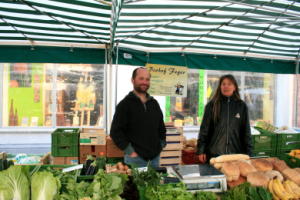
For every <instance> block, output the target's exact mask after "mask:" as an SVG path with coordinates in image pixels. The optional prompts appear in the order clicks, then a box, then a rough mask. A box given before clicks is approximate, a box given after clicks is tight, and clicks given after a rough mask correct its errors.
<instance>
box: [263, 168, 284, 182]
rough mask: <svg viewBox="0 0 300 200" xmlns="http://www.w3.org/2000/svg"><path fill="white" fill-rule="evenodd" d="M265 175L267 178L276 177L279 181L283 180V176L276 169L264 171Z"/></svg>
mask: <svg viewBox="0 0 300 200" xmlns="http://www.w3.org/2000/svg"><path fill="white" fill-rule="evenodd" d="M265 175H266V176H267V177H268V178H269V180H271V179H274V178H278V179H279V180H280V181H283V176H282V174H281V173H280V172H279V171H276V170H271V171H267V172H265Z"/></svg>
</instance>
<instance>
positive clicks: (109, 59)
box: [0, 0, 300, 200]
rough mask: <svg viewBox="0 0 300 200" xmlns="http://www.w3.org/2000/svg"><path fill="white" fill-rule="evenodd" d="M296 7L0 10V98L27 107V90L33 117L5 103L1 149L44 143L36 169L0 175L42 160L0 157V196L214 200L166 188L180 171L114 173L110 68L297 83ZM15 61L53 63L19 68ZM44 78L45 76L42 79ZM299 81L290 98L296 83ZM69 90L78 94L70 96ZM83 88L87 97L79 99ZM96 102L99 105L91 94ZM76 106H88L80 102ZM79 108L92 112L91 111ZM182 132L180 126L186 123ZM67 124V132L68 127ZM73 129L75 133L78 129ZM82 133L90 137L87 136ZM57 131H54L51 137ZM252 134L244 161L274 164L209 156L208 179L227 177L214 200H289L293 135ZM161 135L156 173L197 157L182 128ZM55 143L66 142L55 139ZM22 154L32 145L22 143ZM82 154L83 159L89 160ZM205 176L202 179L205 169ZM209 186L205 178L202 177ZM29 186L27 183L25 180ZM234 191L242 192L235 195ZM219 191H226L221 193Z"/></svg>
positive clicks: (220, 4)
mask: <svg viewBox="0 0 300 200" xmlns="http://www.w3.org/2000/svg"><path fill="white" fill-rule="evenodd" d="M299 7H300V5H299V3H298V2H296V1H267V0H266V1H251V2H247V1H243V2H240V1H232V0H223V1H166V2H164V1H150V0H149V1H138V0H137V1H134V0H124V1H122V0H116V1H105V0H99V1H89V0H86V1H60V0H55V1H45V2H38V1H31V0H29V1H27V0H24V1H3V2H1V3H0V12H1V13H0V14H1V21H0V25H1V34H0V51H1V56H0V62H1V63H10V64H7V65H1V66H3V68H1V71H0V75H1V76H0V81H3V83H9V84H6V86H5V87H0V93H3V94H5V95H7V96H8V97H12V96H14V97H16V96H17V98H16V99H21V97H22V98H26V95H24V94H25V93H24V91H26V92H28V91H30V94H31V96H29V97H28V98H30V99H31V100H32V102H34V103H35V106H37V109H39V110H40V111H41V113H43V115H40V113H38V114H32V113H30V114H27V113H26V114H24V110H26V108H22V109H19V106H22V105H23V103H22V102H20V101H17V100H14V101H11V100H10V99H9V98H7V99H5V100H3V99H0V104H1V105H8V106H3V107H4V108H5V109H6V111H7V112H6V115H5V114H3V115H2V114H1V115H0V127H1V130H0V132H1V133H0V134H1V135H0V137H2V138H4V139H3V140H2V141H3V144H2V143H1V145H2V146H4V145H7V144H6V142H5V141H6V138H8V137H11V135H10V134H11V133H16V132H17V133H18V134H19V135H21V134H23V135H22V138H28V135H30V134H32V133H33V132H35V133H37V132H38V133H40V132H43V133H44V135H47V136H50V133H51V156H50V154H48V155H45V156H44V157H43V159H42V162H44V164H45V165H42V166H41V165H37V166H36V167H28V166H25V167H24V166H23V167H21V166H12V167H9V166H11V165H12V161H11V160H15V165H20V164H22V162H19V161H22V160H26V162H27V163H28V162H29V163H30V162H31V163H34V162H36V161H37V162H40V160H39V159H38V158H36V157H33V158H32V157H30V158H29V157H28V156H26V155H19V157H10V156H9V159H8V160H7V158H6V157H7V155H4V154H3V156H2V157H1V158H2V160H1V162H0V164H1V165H0V166H1V169H5V170H4V171H2V172H0V174H1V175H0V176H1V177H2V178H3V180H6V181H4V182H3V185H5V187H4V188H5V191H4V190H2V189H1V188H2V187H0V194H1V195H3V196H5V198H4V199H6V197H7V199H11V194H12V193H13V194H15V195H20V196H22V197H24V199H29V198H30V197H29V195H30V190H31V191H32V192H31V198H32V199H35V198H38V197H37V196H39V195H48V193H51V194H49V196H48V197H49V199H53V198H54V197H55V196H60V198H61V199H101V198H102V199H103V198H104V199H120V198H121V197H123V198H126V197H124V196H122V193H123V192H124V191H126V190H129V192H127V193H131V194H133V196H134V197H128V198H126V199H143V198H145V199H164V200H165V199H169V198H174V199H176V198H177V199H216V198H217V197H216V195H215V194H214V193H210V192H208V193H205V192H199V191H198V192H196V193H191V192H187V191H188V188H187V184H185V185H184V184H177V185H176V184H174V183H172V184H171V183H169V182H172V181H174V182H176V181H178V180H179V182H184V181H183V180H182V179H180V177H179V176H180V175H179V174H178V173H177V172H178V171H180V169H174V170H175V171H174V173H175V174H176V173H177V175H178V176H176V177H169V175H170V174H171V173H166V172H164V173H163V174H158V173H157V172H155V171H151V169H149V170H148V171H146V172H145V173H144V172H139V171H135V170H134V169H132V170H133V171H132V176H129V177H128V176H127V175H128V174H130V173H128V172H130V171H131V170H130V169H128V166H124V165H123V164H122V163H119V164H117V163H118V162H122V159H120V158H122V156H123V155H122V153H123V152H122V151H120V150H119V149H118V148H117V147H116V146H115V145H114V144H113V142H112V140H111V139H110V138H109V137H108V136H107V133H108V132H109V127H110V121H111V118H112V115H113V111H114V106H115V103H116V102H115V99H114V98H113V95H114V94H113V93H114V90H113V86H114V83H113V80H112V74H113V73H114V72H113V67H114V66H115V65H120V64H126V65H135V66H145V65H146V64H148V63H153V64H164V65H176V66H184V67H187V68H189V69H216V70H232V71H248V72H264V73H280V74H296V76H297V74H298V73H299V45H300V43H299V37H300V31H299V30H300V27H299V24H298V22H297V20H298V19H299V17H300V14H299ZM18 63H57V65H54V66H47V67H45V66H39V64H34V65H28V66H27V65H26V66H23V65H22V66H19V64H18ZM58 63H64V64H66V65H59V64H58ZM70 63H75V64H82V63H84V64H87V65H88V66H85V65H82V66H80V67H79V68H77V69H76V66H72V64H70ZM100 65H101V66H100ZM102 65H104V66H102ZM29 68H30V70H27V69H29ZM12 69H13V70H12ZM44 69H47V70H45V71H47V72H48V73H45V74H46V75H45V74H43V73H41V70H44ZM100 69H101V70H100ZM28 71H30V74H28ZM74 71H75V72H74ZM31 72H32V73H31ZM5 73H7V74H9V76H7V77H9V78H7V77H6V76H2V75H3V74H5ZM48 74H50V75H49V76H47V75H48ZM201 76H202V77H203V74H201ZM3 77H4V78H3ZM18 77H23V78H24V77H25V78H24V79H23V78H22V80H25V81H22V82H20V81H18V80H19V79H20V78H18ZM94 77H98V79H94ZM99 77H100V78H99ZM297 77H298V76H297ZM297 77H296V81H297V83H296V90H298V89H297V88H298V87H297V85H298V84H299V83H298V82H299V80H297V79H298V78H297ZM5 81H6V82H5ZM41 82H43V83H46V85H49V87H47V88H48V93H46V92H45V93H44V92H43V91H42V90H40V88H39V83H41ZM31 83H33V84H32V86H31ZM66 83H70V85H71V86H72V87H73V90H70V91H72V92H70V93H64V92H61V93H59V92H58V93H55V92H56V91H54V90H51V89H49V88H51V87H52V86H53V88H60V87H61V88H66V87H67V86H68V84H66ZM72 84H73V85H72ZM97 84H98V85H101V87H100V86H99V87H98V88H97V89H98V90H97V91H96V92H95V91H94V90H93V86H95V85H97ZM264 84H265V83H264ZM4 85H5V84H4ZM7 85H9V88H8V89H7V88H6V87H7ZM74 85H76V88H79V89H80V88H81V89H82V88H84V89H83V90H79V89H76V90H75V89H74V88H75V87H74ZM88 85H89V86H88ZM29 86H30V87H29ZM81 86H82V87H81ZM26 87H27V88H26ZM72 87H71V88H72ZM11 88H12V89H11ZM86 88H89V89H90V91H93V92H90V93H88V92H89V90H85V89H86ZM84 92H87V93H84ZM83 93H84V94H83ZM95 93H97V94H98V95H99V96H93V95H91V94H95ZM27 94H28V93H27ZM83 96H85V97H89V98H82V97H83ZM56 97H57V99H56ZM64 99H67V101H65V100H64ZM295 99H296V102H297V100H298V99H299V93H298V92H296V95H295ZM86 100H87V101H88V103H86V102H85V101H86ZM265 101H266V102H268V101H267V100H265ZM41 102H47V106H46V107H42V106H41ZM169 102H171V101H169ZM180 103H181V102H178V104H180ZM27 105H28V103H27ZM66 105H68V106H67V108H65V107H66ZM89 106H92V107H95V106H97V109H92V107H89ZM16 108H18V109H16ZM199 108H200V106H199ZM297 108H298V107H297V106H296V112H295V120H296V119H297V117H298V118H299V116H298V112H297ZM265 112H267V111H265ZM20 116H22V117H20ZM29 120H30V121H29ZM197 122H199V121H197ZM186 123H187V124H188V123H189V120H188V119H187V120H186ZM294 124H295V123H294ZM294 124H293V125H294ZM39 126H41V127H39ZM71 126H73V127H74V128H69V127H71ZM82 126H83V127H84V128H85V129H81V128H82ZM90 126H95V127H93V128H92V129H91V127H90ZM58 127H62V129H57V128H58ZM24 128H25V129H26V130H25V129H24ZM40 128H41V129H40ZM259 128H261V130H260V135H253V137H252V139H253V141H254V154H255V156H268V157H272V160H270V159H253V158H251V159H250V158H243V159H242V160H243V161H237V160H241V159H240V158H238V159H233V160H232V159H231V158H230V159H229V158H226V159H225V160H223V161H222V159H221V158H216V160H217V161H216V162H213V161H212V164H213V165H214V168H213V169H215V168H218V169H220V171H221V174H218V175H220V177H221V178H220V179H221V180H222V181H223V180H225V179H226V178H227V181H226V182H224V181H223V182H221V181H220V182H219V185H218V187H217V188H218V189H220V188H221V191H218V192H221V193H224V194H219V193H218V195H219V198H220V197H221V199H244V198H245V199H246V198H247V196H251V197H252V199H271V198H272V197H271V196H270V195H273V198H274V199H277V198H279V199H284V198H287V199H299V192H298V191H299V182H298V181H299V178H298V177H299V171H297V168H298V167H299V165H300V163H299V159H298V157H299V152H298V149H300V146H299V140H300V138H299V134H297V133H291V132H285V133H283V132H281V133H274V130H269V129H268V128H266V127H263V126H260V127H259ZM264 130H267V131H269V132H267V133H266V132H265V131H264ZM168 131H169V132H168V133H169V134H170V135H169V137H168V142H169V144H168V145H167V147H166V149H164V151H163V152H162V155H161V166H164V167H169V166H172V165H176V166H181V165H182V164H191V165H192V164H197V158H196V156H195V151H194V149H191V148H194V147H195V141H187V140H184V139H183V135H184V133H183V128H182V127H180V128H178V127H171V128H169V129H168ZM24 132H26V133H25V134H24ZM26 134H27V135H26ZM61 136H64V138H63V139H61V138H60V137H61ZM48 138H50V137H48ZM25 141H26V140H24V142H25ZM11 145H14V144H13V143H12V144H11ZM30 145H31V143H29V144H28V146H30ZM2 146H0V148H1V147H2ZM37 148H39V147H37ZM183 148H184V149H183ZM2 149H3V147H2ZM4 149H5V148H4ZM288 153H289V154H288ZM88 156H92V157H93V158H92V160H90V159H89V157H88ZM232 157H235V156H234V155H232ZM274 157H277V159H276V158H274ZM278 159H281V160H278ZM87 160H90V161H87ZM220 160H221V161H220ZM282 160H283V161H282ZM104 161H105V162H104ZM227 161H228V162H227ZM24 162H25V161H24ZM91 162H92V163H93V164H92V167H90V165H91ZM232 162H233V163H232ZM238 162H239V163H238ZM46 163H47V165H46ZM88 163H89V164H88ZM260 163H263V164H262V165H267V166H268V170H265V168H260ZM49 164H50V165H49ZM78 164H84V165H79V166H80V167H79V168H80V169H76V168H75V169H74V168H73V170H72V169H70V170H72V171H71V172H70V174H69V173H62V172H61V170H57V169H58V168H60V169H61V168H68V167H69V166H60V167H59V166H58V165H76V166H77V167H78ZM95 166H97V168H98V169H99V170H98V171H97V170H96V169H95V168H96V167H95ZM237 166H241V168H242V169H247V168H248V169H249V171H248V172H249V173H250V171H253V173H254V171H259V173H254V174H252V175H251V177H249V178H248V176H247V175H248V174H247V173H245V172H242V171H241V172H239V173H238V171H239V169H240V168H238V167H237ZM8 167H9V169H7V168H8ZM47 167H49V169H47ZM21 168H22V169H21ZM26 168H30V169H26ZM54 168H55V169H54ZM81 168H82V169H84V170H85V172H83V170H82V169H81ZM208 168H209V169H211V168H212V166H209V167H208ZM208 168H207V169H205V171H208ZM235 168H236V170H233V174H231V172H232V169H235ZM295 168H296V169H295ZM273 169H275V170H276V171H279V172H280V174H281V175H283V176H280V175H279V174H278V173H277V172H276V173H268V172H269V171H272V170H273ZM176 170H177V171H176ZM191 170H192V169H191ZM105 171H106V172H108V173H106V172H105ZM188 171H189V170H188ZM261 171H263V172H261ZM265 171H266V172H265ZM34 172H36V173H34ZM110 172H119V173H110ZM29 173H31V174H30V175H29ZM263 173H264V174H263ZM265 173H268V174H269V176H266V175H265ZM11 174H12V176H13V177H14V178H12V179H9V180H8V178H7V177H9V176H10V175H11ZM224 174H225V176H226V178H225V177H224ZM274 174H275V175H274ZM161 176H163V177H168V178H165V179H164V178H163V177H161ZM212 176H213V175H209V178H211V177H212ZM28 177H31V178H30V180H31V181H29V178H28ZM141 177H142V178H143V179H142V178H141ZM270 177H271V178H270ZM2 178H1V180H2ZM148 178H149V179H148ZM176 178H177V179H176ZM198 178H199V177H198ZM206 178H208V177H206ZM277 178H278V179H277ZM281 178H282V179H281ZM16 179H18V180H19V182H18V183H17V184H15V186H16V187H8V188H7V187H6V186H7V185H11V182H10V181H13V182H14V181H15V180H16ZM248 179H249V180H248ZM83 180H85V181H83ZM161 180H165V182H166V184H163V185H161V184H160V181H161ZM257 180H259V181H257ZM260 180H264V181H260ZM168 181H169V182H168ZM245 181H247V182H250V183H251V184H252V186H250V185H249V184H248V183H244V184H241V183H242V182H245ZM257 182H258V184H256V183H257ZM41 183H45V185H47V184H51V188H52V189H53V190H52V191H50V190H44V189H45V185H43V184H41ZM46 183H47V184H46ZM125 183H126V184H129V186H128V185H127V186H126V184H125ZM295 183H296V184H298V185H295ZM239 184H241V185H240V186H236V185H239ZM261 184H262V185H261ZM124 185H125V189H124ZM200 185H201V184H200ZM221 185H222V187H221ZM19 186H23V187H20V188H19ZM102 186H103V187H102ZM234 186H236V187H234ZM253 186H255V187H253ZM256 186H258V187H256ZM43 187H44V188H43ZM209 187H210V186H209ZM227 187H228V189H229V190H228V191H227V192H226V190H227ZM36 188H37V189H36ZM194 189H195V188H194ZM198 189H199V188H198ZM202 189H203V188H202ZM210 189H211V188H210ZM131 190H132V191H131ZM196 190H197V187H196ZM41 191H47V192H41ZM41 193H42V194H41ZM1 195H0V196H1ZM123 195H126V194H123ZM120 196H121V197H120ZM21 199H23V198H21Z"/></svg>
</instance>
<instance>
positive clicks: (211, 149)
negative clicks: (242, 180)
mask: <svg viewBox="0 0 300 200" xmlns="http://www.w3.org/2000/svg"><path fill="white" fill-rule="evenodd" d="M251 151H252V143H251V131H250V124H249V116H248V108H247V105H246V103H245V102H244V101H242V100H237V99H233V98H232V97H224V96H223V97H222V99H221V104H220V115H219V119H218V121H217V122H216V123H214V120H213V102H212V101H210V102H209V103H208V104H207V105H206V106H205V112H204V116H203V120H202V123H201V127H200V132H199V136H198V149H197V154H203V153H205V154H207V155H208V156H210V157H211V156H213V157H214V156H219V155H223V154H236V153H243V154H248V155H251V153H252V152H251Z"/></svg>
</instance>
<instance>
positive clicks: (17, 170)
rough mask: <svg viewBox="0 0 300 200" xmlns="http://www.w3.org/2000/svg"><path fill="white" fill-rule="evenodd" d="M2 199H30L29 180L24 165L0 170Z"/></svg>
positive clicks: (0, 199) (0, 194)
mask: <svg viewBox="0 0 300 200" xmlns="http://www.w3.org/2000/svg"><path fill="white" fill-rule="evenodd" d="M0 181H1V184H0V200H12V199H13V200H29V196H30V189H29V185H30V184H29V180H28V176H27V175H26V173H25V171H24V168H23V167H22V166H11V167H10V168H8V169H7V170H4V171H1V172H0Z"/></svg>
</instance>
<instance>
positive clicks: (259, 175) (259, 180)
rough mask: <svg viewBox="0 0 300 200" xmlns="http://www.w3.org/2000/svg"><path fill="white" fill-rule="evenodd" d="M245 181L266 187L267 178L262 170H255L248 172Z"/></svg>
mask: <svg viewBox="0 0 300 200" xmlns="http://www.w3.org/2000/svg"><path fill="white" fill-rule="evenodd" d="M247 182H249V183H250V184H251V185H252V186H261V187H265V188H267V186H268V183H269V178H268V177H267V176H266V175H265V174H264V173H263V172H260V171H257V172H252V173H250V174H248V176H247Z"/></svg>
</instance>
